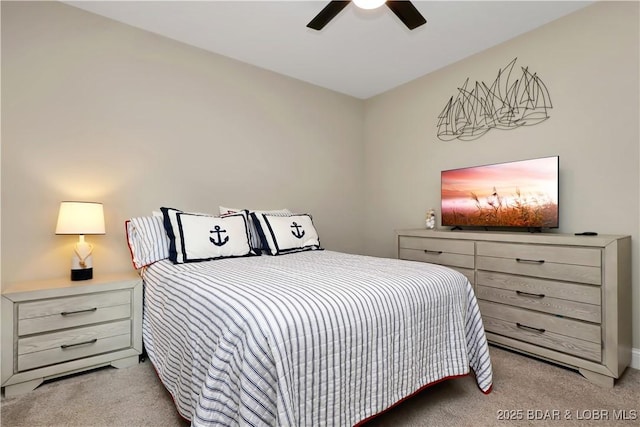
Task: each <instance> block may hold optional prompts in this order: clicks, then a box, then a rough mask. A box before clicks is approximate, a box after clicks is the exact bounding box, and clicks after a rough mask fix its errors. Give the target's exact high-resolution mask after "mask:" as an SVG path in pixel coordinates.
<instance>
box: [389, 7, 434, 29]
mask: <svg viewBox="0 0 640 427" xmlns="http://www.w3.org/2000/svg"><path fill="white" fill-rule="evenodd" d="M387 6H389V9H391V10H392V11H393V13H395V14H396V16H397V17H398V18H400V20H401V21H402V22H403V23H404V25H406V26H407V28H409V29H410V30H413V29H414V28H418V27H419V26H420V25H422V24H425V23H426V22H427V20H426V19H424V17H423V16H422V15H421V14H420V12H418V9H416V7H415V6H414V5H413V4H412V3H411V2H410V1H387Z"/></svg>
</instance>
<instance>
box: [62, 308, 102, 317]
mask: <svg viewBox="0 0 640 427" xmlns="http://www.w3.org/2000/svg"><path fill="white" fill-rule="evenodd" d="M97 309H98V307H93V308H87V309H86V310H76V311H63V312H62V313H60V315H61V316H70V315H72V314H80V313H90V312H92V311H96V310H97Z"/></svg>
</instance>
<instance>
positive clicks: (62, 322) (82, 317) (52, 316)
mask: <svg viewBox="0 0 640 427" xmlns="http://www.w3.org/2000/svg"><path fill="white" fill-rule="evenodd" d="M130 315H131V292H130V291H129V290H121V291H114V292H103V293H95V294H89V295H82V296H73V297H64V298H52V299H47V300H41V301H34V302H25V303H20V304H19V305H18V335H20V336H23V335H29V334H35V333H39V332H46V331H52V330H57V329H64V328H72V327H76V326H81V325H89V324H92V323H98V322H107V321H110V320H116V319H125V318H128V317H130Z"/></svg>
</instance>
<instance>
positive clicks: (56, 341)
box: [18, 319, 132, 371]
mask: <svg viewBox="0 0 640 427" xmlns="http://www.w3.org/2000/svg"><path fill="white" fill-rule="evenodd" d="M131 345H132V342H131V320H129V319H127V320H121V321H117V322H111V323H105V324H100V325H94V326H85V327H80V328H74V329H67V330H64V331H60V332H51V333H48V334H41V335H35V336H32V337H27V338H20V339H18V371H25V370H29V369H34V368H39V367H42V366H47V365H53V364H56V363H60V362H65V361H68V360H73V359H78V358H83V357H88V356H93V355H96V354H100V353H105V352H109V351H114V350H119V349H123V348H127V347H130V346H131Z"/></svg>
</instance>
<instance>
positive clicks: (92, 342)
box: [60, 338, 98, 350]
mask: <svg viewBox="0 0 640 427" xmlns="http://www.w3.org/2000/svg"><path fill="white" fill-rule="evenodd" d="M97 341H98V338H94V339H92V340H89V341H83V342H79V343H75V344H62V345H61V346H60V348H61V349H63V350H66V349H68V348H71V347H78V346H79V345H87V344H95V343H96V342H97Z"/></svg>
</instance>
